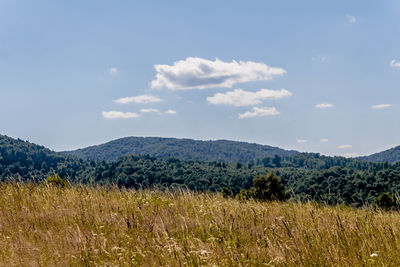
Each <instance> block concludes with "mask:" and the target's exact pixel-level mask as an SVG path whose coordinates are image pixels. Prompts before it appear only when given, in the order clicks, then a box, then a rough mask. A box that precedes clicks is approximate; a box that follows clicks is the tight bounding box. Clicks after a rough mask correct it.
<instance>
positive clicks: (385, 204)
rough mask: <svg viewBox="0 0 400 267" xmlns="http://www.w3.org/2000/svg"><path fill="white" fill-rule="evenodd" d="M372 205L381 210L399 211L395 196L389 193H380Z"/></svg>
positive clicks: (399, 206)
mask: <svg viewBox="0 0 400 267" xmlns="http://www.w3.org/2000/svg"><path fill="white" fill-rule="evenodd" d="M372 205H373V206H374V207H378V208H381V209H383V210H399V208H400V205H399V201H398V199H397V197H396V195H395V194H390V193H382V194H381V195H379V196H378V197H377V198H376V199H375V200H374V202H373V204H372Z"/></svg>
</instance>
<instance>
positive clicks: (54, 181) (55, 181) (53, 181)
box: [44, 174, 71, 188]
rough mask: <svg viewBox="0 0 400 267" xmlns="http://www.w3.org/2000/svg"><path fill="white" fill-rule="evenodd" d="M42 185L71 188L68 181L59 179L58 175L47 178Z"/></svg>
mask: <svg viewBox="0 0 400 267" xmlns="http://www.w3.org/2000/svg"><path fill="white" fill-rule="evenodd" d="M44 183H45V184H46V185H50V186H55V187H60V188H65V187H69V186H71V184H70V183H69V181H68V180H67V179H63V178H61V177H60V176H59V175H58V174H55V175H51V176H49V177H47V179H46V180H45V181H44Z"/></svg>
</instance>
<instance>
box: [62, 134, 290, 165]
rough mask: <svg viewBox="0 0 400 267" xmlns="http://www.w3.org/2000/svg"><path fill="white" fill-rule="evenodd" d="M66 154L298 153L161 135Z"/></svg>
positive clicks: (213, 156)
mask: <svg viewBox="0 0 400 267" xmlns="http://www.w3.org/2000/svg"><path fill="white" fill-rule="evenodd" d="M65 153H66V154H69V155H73V156H76V157H78V158H82V159H87V160H96V161H101V160H105V161H113V160H116V159H118V158H119V157H121V156H125V155H130V154H131V155H150V156H153V157H156V158H160V159H168V158H171V157H175V158H179V159H181V160H198V161H225V162H232V161H241V162H245V163H247V162H249V161H251V160H254V159H260V158H264V157H272V156H274V155H278V156H280V157H287V156H294V155H296V154H297V153H298V152H297V151H293V150H284V149H280V148H278V147H272V146H266V145H259V144H250V143H245V142H235V141H228V140H218V141H199V140H192V139H177V138H161V137H125V138H120V139H116V140H113V141H111V142H108V143H105V144H102V145H97V146H90V147H87V148H83V149H78V150H74V151H66V152H65Z"/></svg>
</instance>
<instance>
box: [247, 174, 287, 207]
mask: <svg viewBox="0 0 400 267" xmlns="http://www.w3.org/2000/svg"><path fill="white" fill-rule="evenodd" d="M253 184H254V189H253V190H251V191H252V194H251V197H253V198H254V199H257V200H262V201H273V200H278V201H284V200H286V199H288V195H287V193H286V191H285V187H284V186H283V185H282V181H281V178H280V177H279V176H276V175H275V173H274V172H273V171H270V172H269V173H268V174H267V175H258V176H257V177H256V178H254V180H253Z"/></svg>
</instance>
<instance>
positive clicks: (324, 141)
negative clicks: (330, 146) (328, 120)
mask: <svg viewBox="0 0 400 267" xmlns="http://www.w3.org/2000/svg"><path fill="white" fill-rule="evenodd" d="M320 141H321V142H322V143H326V142H329V139H328V138H321V140H320Z"/></svg>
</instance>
